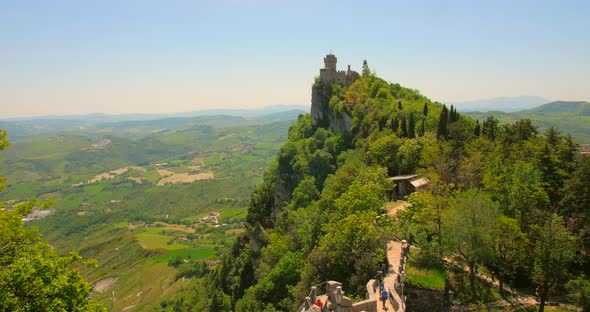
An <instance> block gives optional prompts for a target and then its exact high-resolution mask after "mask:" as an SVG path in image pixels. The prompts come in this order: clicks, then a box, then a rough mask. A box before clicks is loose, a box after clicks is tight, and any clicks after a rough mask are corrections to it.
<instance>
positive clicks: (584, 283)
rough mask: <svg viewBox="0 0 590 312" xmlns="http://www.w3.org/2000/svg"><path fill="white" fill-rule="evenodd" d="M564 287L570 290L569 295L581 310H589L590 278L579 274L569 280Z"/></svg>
mask: <svg viewBox="0 0 590 312" xmlns="http://www.w3.org/2000/svg"><path fill="white" fill-rule="evenodd" d="M566 288H567V289H568V290H569V292H570V297H571V298H572V299H573V300H574V302H575V303H576V304H577V305H578V306H579V307H581V308H582V309H583V311H590V280H588V279H587V278H586V276H584V275H580V276H578V277H577V278H575V279H572V280H570V281H569V282H567V284H566Z"/></svg>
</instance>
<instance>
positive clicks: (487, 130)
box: [484, 116, 498, 141]
mask: <svg viewBox="0 0 590 312" xmlns="http://www.w3.org/2000/svg"><path fill="white" fill-rule="evenodd" d="M497 135H498V119H496V117H494V116H488V118H487V119H486V121H485V123H484V136H486V137H487V138H488V139H490V140H492V141H494V140H496V136H497Z"/></svg>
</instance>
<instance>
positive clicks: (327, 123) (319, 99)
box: [311, 83, 352, 134]
mask: <svg viewBox="0 0 590 312" xmlns="http://www.w3.org/2000/svg"><path fill="white" fill-rule="evenodd" d="M331 97H332V87H331V85H327V84H323V83H316V84H314V86H313V87H312V89H311V119H312V122H313V125H314V126H315V127H321V128H329V129H331V130H332V132H334V133H335V134H345V133H350V129H351V128H352V116H350V115H349V114H348V113H347V112H334V111H332V110H331V109H330V98H331Z"/></svg>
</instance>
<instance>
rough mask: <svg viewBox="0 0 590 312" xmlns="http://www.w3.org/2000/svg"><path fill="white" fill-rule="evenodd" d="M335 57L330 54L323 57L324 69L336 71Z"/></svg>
mask: <svg viewBox="0 0 590 312" xmlns="http://www.w3.org/2000/svg"><path fill="white" fill-rule="evenodd" d="M336 61H337V59H336V55H334V54H332V53H330V54H328V55H326V57H324V65H325V66H324V68H326V69H333V70H336Z"/></svg>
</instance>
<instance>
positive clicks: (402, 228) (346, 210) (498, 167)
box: [162, 66, 590, 311]
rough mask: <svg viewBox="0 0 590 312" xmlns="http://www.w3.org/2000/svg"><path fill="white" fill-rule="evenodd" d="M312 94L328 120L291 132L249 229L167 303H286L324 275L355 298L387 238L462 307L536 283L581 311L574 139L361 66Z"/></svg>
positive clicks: (285, 307)
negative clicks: (442, 100) (398, 242)
mask: <svg viewBox="0 0 590 312" xmlns="http://www.w3.org/2000/svg"><path fill="white" fill-rule="evenodd" d="M313 92H314V96H316V95H319V96H318V98H321V99H320V102H321V103H320V104H321V105H324V107H325V111H324V114H323V115H321V116H323V117H322V118H315V117H312V115H310V114H306V115H301V116H300V117H299V119H298V122H297V123H296V124H295V125H293V126H292V127H291V128H290V129H289V140H288V142H287V143H286V144H285V145H283V146H282V147H281V148H280V150H279V153H278V155H277V157H276V159H275V161H274V163H273V165H272V166H271V167H270V168H269V169H268V170H266V172H265V174H264V181H263V182H262V184H260V185H259V186H258V187H257V188H256V190H255V191H254V192H253V194H252V196H251V199H250V204H249V208H248V215H247V217H246V232H245V233H243V234H242V235H240V236H239V237H238V238H237V240H236V241H235V242H234V243H233V246H232V247H231V248H229V249H228V250H227V251H226V252H225V254H224V255H223V257H222V260H223V261H222V262H221V264H220V265H218V266H216V267H215V268H214V269H212V271H211V272H210V274H208V275H207V276H205V277H204V278H202V279H199V280H197V281H196V282H195V283H194V284H193V285H192V286H191V288H190V289H188V290H187V291H185V292H183V293H182V294H180V295H179V296H178V297H177V298H176V299H175V300H172V301H166V302H163V303H162V306H163V307H165V308H166V309H169V310H173V311H194V310H198V311H294V310H296V309H297V308H298V307H299V306H300V305H301V303H302V302H303V300H304V297H305V296H306V295H307V294H308V293H309V287H310V286H312V285H318V284H320V283H322V282H324V281H326V280H336V281H339V282H342V284H343V289H346V290H347V295H348V296H351V297H352V298H353V299H355V300H361V299H364V296H365V292H366V288H365V284H366V283H367V281H368V280H369V279H371V278H373V276H374V272H378V271H379V270H380V268H381V265H382V263H384V262H385V261H386V257H385V244H386V242H387V241H388V240H391V239H399V238H402V237H403V238H408V239H409V242H410V243H411V244H412V251H411V254H410V262H411V263H410V264H411V266H412V267H413V268H414V271H416V272H429V273H428V274H426V275H436V274H442V279H445V278H446V279H448V283H449V285H450V286H449V287H451V288H452V290H453V291H454V292H455V294H456V299H457V300H458V302H459V304H462V305H468V304H482V303H485V302H494V301H501V300H509V298H510V297H511V296H513V295H514V294H515V293H516V292H519V291H523V292H527V293H533V294H534V292H535V290H536V291H537V296H538V299H539V300H540V304H539V310H540V311H543V310H544V305H545V303H546V302H547V301H548V300H551V299H552V298H559V300H562V301H563V302H569V303H572V304H575V305H578V306H583V307H584V309H588V308H589V306H588V294H590V281H589V280H588V278H587V276H590V275H589V274H590V255H589V254H588V252H589V251H590V240H589V239H590V228H589V227H588V224H589V221H590V197H589V196H590V195H589V194H590V157H588V156H582V155H581V154H580V153H579V151H578V145H577V144H576V143H575V142H574V141H572V139H571V138H570V137H569V136H566V135H564V134H562V133H560V132H558V131H557V130H556V129H555V128H548V129H546V130H545V131H542V132H539V130H538V129H537V128H536V127H535V126H533V125H532V123H531V121H530V120H527V119H523V120H518V121H516V122H514V123H505V124H503V125H501V126H500V125H499V123H498V120H497V119H496V118H494V117H488V118H486V119H485V120H480V121H478V120H474V119H472V118H469V117H467V116H464V115H461V114H459V113H457V111H456V110H455V109H454V108H453V107H450V108H448V107H446V106H443V105H441V104H439V103H433V102H432V101H431V100H429V99H428V98H426V97H425V96H423V95H421V94H420V93H419V92H418V91H416V90H412V89H408V88H404V87H402V86H400V85H399V84H392V83H387V82H386V81H384V80H383V79H380V78H378V77H376V76H375V75H374V74H372V73H371V71H370V70H369V68H368V66H367V67H365V68H364V70H363V75H362V77H361V78H360V79H358V80H356V81H355V82H354V83H352V84H351V85H350V86H342V85H338V84H324V83H321V82H320V81H319V80H316V83H315V84H314V86H313ZM312 110H313V108H312ZM345 118H350V119H351V120H352V123H351V127H349V128H347V129H344V130H343V129H342V127H341V125H342V122H340V123H339V121H342V120H343V119H345ZM409 173H420V174H422V175H423V176H425V177H427V178H428V180H429V181H430V182H429V184H428V185H427V186H426V187H425V188H423V189H420V190H418V191H417V192H415V193H413V194H412V195H411V196H409V198H407V200H408V201H409V202H410V203H411V204H412V205H411V206H410V207H409V208H407V209H406V210H404V211H402V212H400V213H398V214H397V215H396V217H395V218H381V217H379V216H380V215H381V214H382V213H383V212H384V207H385V206H386V205H387V204H386V201H389V200H392V198H391V197H390V195H391V193H392V191H393V189H394V185H393V184H392V183H391V181H390V180H388V177H391V176H395V175H401V174H409ZM430 272H432V273H430ZM437 272H438V273H437ZM481 274H483V275H486V276H488V277H491V278H493V279H496V280H498V281H499V282H500V283H499V288H496V287H492V286H489V285H487V284H485V283H484V282H483V281H482V279H481V278H480V276H481ZM408 278H409V280H408V283H412V280H411V278H412V276H409V277H408ZM414 281H415V283H416V284H421V283H422V282H424V281H418V279H417V278H416V279H414ZM424 283H425V284H428V281H425V282H424Z"/></svg>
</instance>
